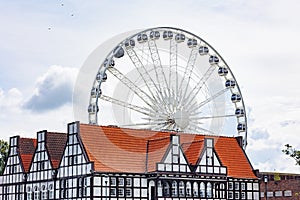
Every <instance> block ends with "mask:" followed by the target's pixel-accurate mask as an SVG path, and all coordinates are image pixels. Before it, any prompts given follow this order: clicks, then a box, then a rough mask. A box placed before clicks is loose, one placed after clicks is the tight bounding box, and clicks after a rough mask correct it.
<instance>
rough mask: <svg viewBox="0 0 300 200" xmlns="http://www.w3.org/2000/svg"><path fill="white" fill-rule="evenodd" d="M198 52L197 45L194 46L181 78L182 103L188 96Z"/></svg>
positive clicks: (180, 93)
mask: <svg viewBox="0 0 300 200" xmlns="http://www.w3.org/2000/svg"><path fill="white" fill-rule="evenodd" d="M197 54H198V49H197V48H196V47H193V48H192V50H191V52H190V56H189V60H188V62H187V66H186V68H185V72H184V75H183V78H182V80H181V83H180V87H179V95H180V96H179V100H180V102H181V103H183V102H182V101H183V100H184V98H185V96H186V92H187V89H188V85H189V82H190V80H191V75H192V72H193V69H194V66H195V62H196V59H197Z"/></svg>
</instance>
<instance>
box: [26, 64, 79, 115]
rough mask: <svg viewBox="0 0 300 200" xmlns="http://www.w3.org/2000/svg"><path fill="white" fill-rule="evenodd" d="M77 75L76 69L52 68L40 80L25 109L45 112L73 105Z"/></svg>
mask: <svg viewBox="0 0 300 200" xmlns="http://www.w3.org/2000/svg"><path fill="white" fill-rule="evenodd" d="M77 73H78V70H77V69H76V68H68V67H61V66H51V67H50V68H49V70H48V71H47V72H46V73H45V74H43V75H42V76H41V77H39V78H38V80H37V83H36V88H35V91H34V94H33V95H32V96H31V97H30V99H29V100H28V101H26V102H25V104H24V108H26V109H29V110H32V111H35V112H43V111H46V110H51V109H55V108H57V107H60V106H62V105H64V104H66V103H71V102H72V93H73V85H74V82H75V79H76V75H77Z"/></svg>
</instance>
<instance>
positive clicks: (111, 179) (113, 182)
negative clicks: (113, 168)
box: [110, 178, 116, 186]
mask: <svg viewBox="0 0 300 200" xmlns="http://www.w3.org/2000/svg"><path fill="white" fill-rule="evenodd" d="M110 185H111V186H116V178H110Z"/></svg>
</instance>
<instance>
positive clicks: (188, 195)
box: [186, 182, 192, 197]
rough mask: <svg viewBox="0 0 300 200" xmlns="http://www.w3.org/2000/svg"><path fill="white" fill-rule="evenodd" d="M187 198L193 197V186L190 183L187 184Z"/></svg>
mask: <svg viewBox="0 0 300 200" xmlns="http://www.w3.org/2000/svg"><path fill="white" fill-rule="evenodd" d="M186 196H187V197H191V196H192V185H191V183H190V182H187V183H186Z"/></svg>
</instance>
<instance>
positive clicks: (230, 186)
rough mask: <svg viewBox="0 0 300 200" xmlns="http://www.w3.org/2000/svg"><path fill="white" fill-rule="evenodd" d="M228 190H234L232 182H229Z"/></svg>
mask: <svg viewBox="0 0 300 200" xmlns="http://www.w3.org/2000/svg"><path fill="white" fill-rule="evenodd" d="M228 189H229V190H232V189H233V183H232V182H229V183H228Z"/></svg>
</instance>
